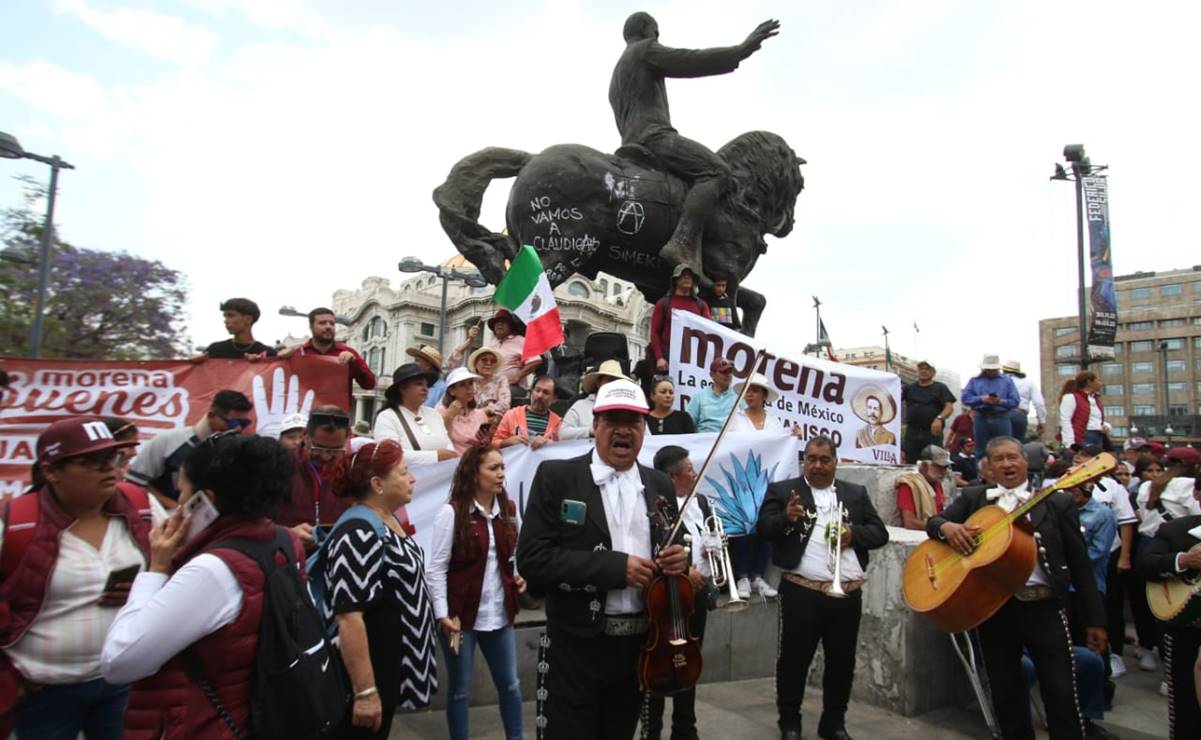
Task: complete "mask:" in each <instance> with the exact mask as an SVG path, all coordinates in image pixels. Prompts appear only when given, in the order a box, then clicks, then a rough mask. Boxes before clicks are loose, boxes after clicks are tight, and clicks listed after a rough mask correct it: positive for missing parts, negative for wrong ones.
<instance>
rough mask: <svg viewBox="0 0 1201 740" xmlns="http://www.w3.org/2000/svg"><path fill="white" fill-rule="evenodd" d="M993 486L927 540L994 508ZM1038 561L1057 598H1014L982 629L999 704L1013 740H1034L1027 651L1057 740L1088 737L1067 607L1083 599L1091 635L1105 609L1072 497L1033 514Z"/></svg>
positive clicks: (969, 498) (936, 522)
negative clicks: (990, 496) (950, 525)
mask: <svg viewBox="0 0 1201 740" xmlns="http://www.w3.org/2000/svg"><path fill="white" fill-rule="evenodd" d="M989 489H990V487H989V486H969V487H968V488H965V489H963V493H961V494H960V496H959V498H957V499H956V500H955V501H954V502H952V503H951V505H950V506H948V507H947V508H946V509H944V510H943V512H942V513H941V514H937V515H935V516H932V517H930V520H929V521H928V522H926V534H927V535H929V536H930V537H931V538H933V539H937V540H942V539H943V538H942V534H941V533H940V532H939V528H940V527H941V526H942V525H943V524H945V523H947V522H955V523H958V524H963V523H964V522H965V521H967V519H968V517H970V516H971V515H972V514H974V513H976V511H977V510H979V509H981V508H983V507H985V506H989V505H991V504H992V503H994V502H992V501H989V500H988V496H987V494H988V491H989ZM1029 517H1030V522H1031V524H1033V526H1034V533H1035V538H1036V542H1037V544H1038V549H1037V553H1038V556H1037V561H1038V564H1039V565H1041V566H1042V569H1043V572H1044V574H1045V575H1046V577H1047V580H1048V581H1049V582H1050V587H1051V589H1052V591H1053V592H1054V598H1049V599H1042V600H1038V601H1020V600H1018V599H1017V598H1010V599H1009V600H1008V601H1007V602H1005V604H1004V605H1003V606H1002V607H1001V608H1000V609H999V610H998V611H997V613H996V614H994V615H993V616H991V617H989V618H988V619H987V620H985V621H984V622H983V623H982V624H981V625H980V626H979V628H978V630H979V634H980V643H981V648H982V651H983V653H984V665H985V668H986V669H987V670H988V679H989V683H990V685H991V688H992V700H993V705H994V708H995V709H996V713H997V719H998V721H999V722H1000V725H1001V732H1002V734H1003V735H1004V737H1005V738H1006V740H1012V739H1014V738H1023V739H1024V738H1033V737H1034V728H1033V725H1032V724H1031V721H1030V711H1029V706H1028V704H1027V698H1026V697H1027V691H1026V685H1025V680H1024V678H1023V677H1022V671H1021V658H1022V649H1023V647H1024V648H1025V649H1026V650H1027V651H1028V652H1029V653H1030V657H1031V659H1032V660H1033V661H1034V666H1035V670H1036V671H1037V673H1038V683H1039V691H1040V692H1041V693H1042V697H1043V704H1044V706H1045V707H1046V709H1047V724H1048V726H1049V728H1050V733H1051V737H1052V738H1055V740H1059V738H1080V737H1083V736H1084V718H1083V715H1082V714H1081V713H1080V705H1079V702H1078V700H1077V695H1076V679H1075V675H1076V674H1075V662H1074V660H1073V658H1072V645H1071V637H1070V635H1069V629H1068V620H1067V615H1066V612H1065V611H1064V605H1065V604H1066V603H1067V601H1068V596H1069V593H1070V591H1071V589H1074V590H1075V592H1076V594H1077V599H1076V603H1077V604H1078V605H1079V608H1080V615H1079V616H1080V620H1081V622H1082V623H1083V624H1085V625H1086V626H1089V627H1104V626H1105V604H1104V602H1103V601H1102V599H1101V594H1100V592H1099V591H1098V590H1097V582H1096V580H1095V579H1094V576H1093V568H1092V562H1091V561H1090V560H1089V559H1088V545H1086V544H1085V542H1084V535H1083V534H1081V531H1080V516H1079V514H1078V513H1077V511H1076V505H1075V504H1074V503H1073V502H1072V497H1071V495H1070V494H1068V493H1065V492H1063V491H1059V492H1056V493H1053V494H1051V495H1050V496H1048V497H1047V498H1046V499H1044V500H1043V501H1042V502H1041V503H1039V504H1038V505H1037V506H1035V507H1034V508H1033V509H1031V510H1030V514H1029Z"/></svg>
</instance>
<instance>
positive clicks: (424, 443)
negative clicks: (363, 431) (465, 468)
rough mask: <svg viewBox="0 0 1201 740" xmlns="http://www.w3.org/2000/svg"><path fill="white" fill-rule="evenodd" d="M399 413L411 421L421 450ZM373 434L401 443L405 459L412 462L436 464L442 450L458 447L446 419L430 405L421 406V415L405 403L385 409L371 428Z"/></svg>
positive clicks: (416, 463) (377, 438)
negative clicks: (452, 438)
mask: <svg viewBox="0 0 1201 740" xmlns="http://www.w3.org/2000/svg"><path fill="white" fill-rule="evenodd" d="M398 412H399V413H401V414H404V419H405V421H407V422H408V423H409V429H411V430H412V432H413V436H414V437H415V438H416V439H417V444H418V446H419V448H420V449H416V450H414V449H413V443H412V442H411V441H410V440H409V435H408V433H407V432H405V428H404V425H403V424H401V423H400V417H399V416H397V413H398ZM371 436H373V437H375V441H377V442H380V441H383V440H385V439H394V440H396V441H397V442H399V443H400V446H401V447H402V448H404V451H405V461H406V462H408V463H409V464H410V465H432V464H434V463H436V462H438V450H453V449H454V448H455V446H454V444H453V443H451V441H450V435H448V434H447V433H446V423H445V422H444V421H442V417H441V416H439V415H438V412H437V411H435V410H434V409H431V408H429V407H426V406H422V407H421V410H420V415H418V414H414V413H413V412H412V411H409V410H408V409H407V408H405V407H404V406H398V407H397V410H392V409H384V410H383V411H382V412H380V415H379V416H377V417H375V427H374V428H372V430H371Z"/></svg>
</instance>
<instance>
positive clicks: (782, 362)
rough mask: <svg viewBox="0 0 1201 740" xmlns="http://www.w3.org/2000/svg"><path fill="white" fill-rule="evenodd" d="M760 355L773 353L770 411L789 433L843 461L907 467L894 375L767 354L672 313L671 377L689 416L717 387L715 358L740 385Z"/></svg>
mask: <svg viewBox="0 0 1201 740" xmlns="http://www.w3.org/2000/svg"><path fill="white" fill-rule="evenodd" d="M759 350H765V351H766V353H767V354H766V358H767V364H766V367H765V368H764V369H763V374H764V376H766V377H767V380H768V382H769V383H770V384H771V386H772V387H773V388H774V389H775V390H776V391H777V392H778V393H779V394H780V395H779V398H777V399H776V401H775V402H774V403H772V404H770V411H771V412H772V413H773V414H776V415H777V416H780V417H783V418H784V420H785V421H786V422H787V423H788V424H789V425H790V426H796V425H800V427H801V430H802V436H801V439H802V440H806V439H809V438H811V437H815V436H817V435H824V436H827V437H830V438H831V439H833V440H834V442H835V443H836V444H837V445H838V456H839V457H840V458H842V459H844V460H854V461H855V462H861V463H869V464H877V465H882V464H889V465H897V464H899V463H900V462H901V449H900V441H901V418H900V416H901V415H900V408H901V405H900V404H901V379H900V378H898V377H897V376H896V375H895V374H893V373H885V372H880V371H878V370H870V369H867V368H861V367H856V366H854V365H847V364H843V363H838V362H830V361H828V360H822V359H818V358H815V357H808V356H806V355H803V354H801V353H799V352H794V351H793V350H791V349H786V350H781V349H777V348H772V347H768V346H766V345H765V344H764V343H763V342H760V341H758V340H756V339H755V338H754V337H748V336H746V335H745V334H740V333H738V332H736V331H734V330H733V329H727V328H725V327H723V326H722V325H721V324H718V323H716V322H713V321H709V320H708V319H704V318H701V317H700V316H697V315H696V314H693V313H688V312H686V311H676V310H673V311H672V313H671V359H670V362H669V370H670V372H671V377H672V380H674V381H675V384H676V404H677V405H678V407H679V408H680V409H685V408H686V407H687V406H688V402H689V401H690V400H691V399H692V397H693V396H695V395H697V393H699V392H700V391H701V390H702V389H704V388H706V387H708V386H709V385H711V382H712V381H711V380H710V374H709V365H710V364H711V363H712V362H713V360H714V359H716V358H718V357H724V358H726V359H728V360H729V361H730V362H732V363H733V364H734V375H735V383H737V382H738V380H739V379H744V378H746V377H747V376H748V375H750V373H751V371H752V368H751V364H752V363H753V362H754V359H755V356H756V354H757V353H758V352H759Z"/></svg>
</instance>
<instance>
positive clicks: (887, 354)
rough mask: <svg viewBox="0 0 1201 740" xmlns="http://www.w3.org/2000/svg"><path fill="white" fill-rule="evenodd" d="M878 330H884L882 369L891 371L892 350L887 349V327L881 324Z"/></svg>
mask: <svg viewBox="0 0 1201 740" xmlns="http://www.w3.org/2000/svg"><path fill="white" fill-rule="evenodd" d="M880 328H881V329H882V330H884V369H885V370H891V369H892V350H891V349H889V347H888V327H887V326H884V325H883V324H881V325H880Z"/></svg>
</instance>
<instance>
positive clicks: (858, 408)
mask: <svg viewBox="0 0 1201 740" xmlns="http://www.w3.org/2000/svg"><path fill="white" fill-rule="evenodd" d="M851 409H852V410H853V411H854V412H855V416H858V417H859V418H860V419H862V420H863V421H865V422H867V423H866V424H864V426H863V428H862V429H860V430H859V431H858V432H857V433H856V434H855V446H856V447H876V446H878V445H891V444H896V441H897V438H896V435H895V434H893V433H892V432H890V431H888V430H887V429H885V428H884V425H885V424H887V423H888V422H890V421H892V420H893V419H894V418H896V415H897V406H896V402H894V401H893V400H892V396H890V395H888V393H886V392H884V391H883V390H881V389H880V388H877V387H876V386H874V385H865V386H863V388H861V389H860V390H859V392H858V393H856V394H855V398H854V400H853V401H851Z"/></svg>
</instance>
